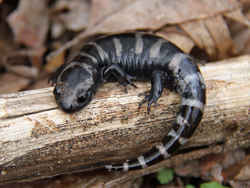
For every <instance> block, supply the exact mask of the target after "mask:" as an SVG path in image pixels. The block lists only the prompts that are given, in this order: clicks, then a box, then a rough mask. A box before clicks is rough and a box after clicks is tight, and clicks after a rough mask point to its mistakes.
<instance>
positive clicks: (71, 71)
mask: <svg viewBox="0 0 250 188" xmlns="http://www.w3.org/2000/svg"><path fill="white" fill-rule="evenodd" d="M94 88H95V80H94V76H93V73H92V72H91V71H90V70H89V69H87V68H85V67H82V66H79V65H78V64H76V65H75V66H71V67H69V68H67V69H66V70H65V71H63V72H62V74H60V76H59V77H58V78H57V82H56V86H55V88H54V96H55V99H56V102H57V104H58V105H59V107H60V108H61V109H62V110H63V111H65V112H68V113H71V112H75V111H78V110H80V109H82V108H83V107H85V106H86V105H87V104H88V103H89V102H90V101H91V99H92V95H93V93H94V91H95V89H94Z"/></svg>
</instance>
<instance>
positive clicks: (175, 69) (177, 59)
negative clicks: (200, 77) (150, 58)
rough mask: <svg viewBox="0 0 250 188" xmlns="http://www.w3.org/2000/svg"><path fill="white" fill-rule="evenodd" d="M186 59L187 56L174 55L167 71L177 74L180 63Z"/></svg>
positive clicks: (181, 54)
mask: <svg viewBox="0 0 250 188" xmlns="http://www.w3.org/2000/svg"><path fill="white" fill-rule="evenodd" d="M187 57H188V56H187V55H186V54H183V53H177V54H175V55H174V57H173V58H172V60H171V61H170V63H169V64H168V67H169V69H170V70H171V71H173V73H174V74H175V75H176V74H177V73H178V72H179V69H180V63H181V62H182V60H184V59H185V58H187Z"/></svg>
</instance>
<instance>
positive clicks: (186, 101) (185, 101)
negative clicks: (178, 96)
mask: <svg viewBox="0 0 250 188" xmlns="http://www.w3.org/2000/svg"><path fill="white" fill-rule="evenodd" d="M181 105H186V106H191V107H196V108H198V109H200V110H201V111H203V108H204V104H203V103H202V102H201V101H199V100H197V99H187V98H182V101H181Z"/></svg>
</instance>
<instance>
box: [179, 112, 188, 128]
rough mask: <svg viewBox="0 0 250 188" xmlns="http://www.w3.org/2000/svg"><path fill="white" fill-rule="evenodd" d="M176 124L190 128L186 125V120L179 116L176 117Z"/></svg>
mask: <svg viewBox="0 0 250 188" xmlns="http://www.w3.org/2000/svg"><path fill="white" fill-rule="evenodd" d="M176 123H177V124H178V125H180V126H185V125H186V126H188V127H189V126H190V124H189V123H188V121H187V120H186V119H184V118H183V117H182V116H181V115H178V116H177V118H176Z"/></svg>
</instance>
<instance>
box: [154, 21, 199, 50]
mask: <svg viewBox="0 0 250 188" xmlns="http://www.w3.org/2000/svg"><path fill="white" fill-rule="evenodd" d="M157 34H158V35H160V36H162V37H163V38H165V39H167V40H169V41H170V42H172V43H174V44H175V45H176V46H178V47H179V48H180V49H181V50H183V51H184V52H185V53H190V51H191V50H192V48H193V47H194V46H195V44H194V41H193V40H192V39H191V38H190V37H188V36H187V34H185V33H184V32H183V31H181V30H180V29H178V28H177V27H174V26H173V27H166V28H163V29H162V30H160V31H159V32H157Z"/></svg>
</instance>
